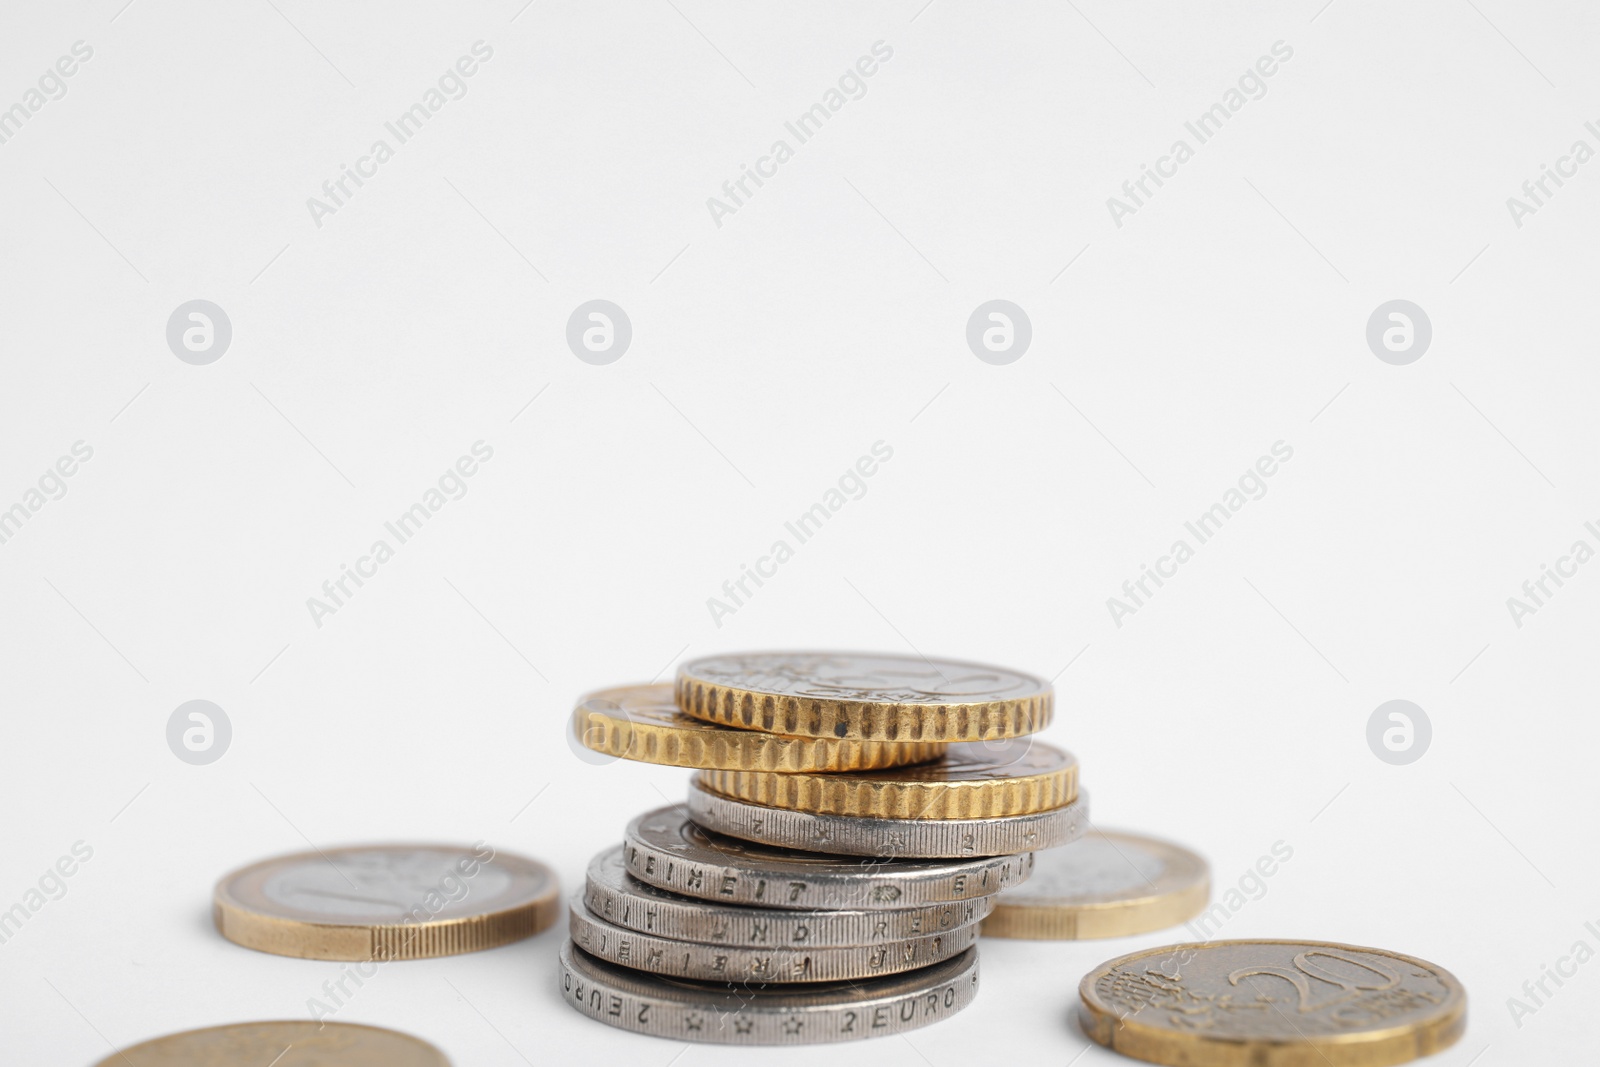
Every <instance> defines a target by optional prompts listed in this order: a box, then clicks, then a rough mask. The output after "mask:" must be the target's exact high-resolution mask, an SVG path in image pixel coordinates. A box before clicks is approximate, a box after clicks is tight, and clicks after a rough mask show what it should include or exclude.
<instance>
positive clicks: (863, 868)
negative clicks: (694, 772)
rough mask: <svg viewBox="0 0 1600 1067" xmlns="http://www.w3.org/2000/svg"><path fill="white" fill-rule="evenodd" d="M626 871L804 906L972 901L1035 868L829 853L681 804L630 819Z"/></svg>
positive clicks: (736, 898)
mask: <svg viewBox="0 0 1600 1067" xmlns="http://www.w3.org/2000/svg"><path fill="white" fill-rule="evenodd" d="M624 848H625V850H626V854H625V859H626V862H627V868H628V873H629V874H631V875H633V877H635V878H637V879H639V880H640V881H642V882H648V883H650V884H651V885H653V886H657V887H659V888H661V889H667V890H670V891H672V892H674V893H681V894H683V895H684V896H689V897H694V898H695V899H697V900H716V901H721V902H724V903H728V904H757V905H762V906H765V907H769V908H794V909H800V910H832V909H836V908H837V909H857V908H862V909H868V910H879V909H890V910H892V909H897V908H916V907H921V906H922V905H924V904H941V903H945V902H947V901H958V900H970V899H972V898H974V897H986V896H991V895H993V894H995V893H998V892H1000V891H1001V890H1003V889H1010V888H1011V887H1012V886H1014V885H1017V884H1019V883H1020V882H1022V881H1024V880H1025V879H1026V878H1027V877H1028V875H1029V874H1031V873H1033V853H1031V852H1025V853H1023V854H1022V855H1020V856H998V857H984V858H981V859H963V860H886V859H876V858H870V859H857V858H854V857H849V856H827V855H823V854H821V853H817V852H797V851H795V850H793V849H784V848H773V847H772V846H770V845H762V844H757V843H754V842H750V841H740V840H738V839H737V838H732V837H723V836H721V835H720V834H712V833H710V832H708V831H706V830H703V829H701V828H700V827H699V826H697V825H695V824H694V823H693V822H690V821H689V818H688V816H687V815H685V814H684V813H683V809H682V807H681V806H674V807H668V808H658V809H657V810H655V811H650V812H646V813H645V814H643V815H640V816H638V817H637V818H635V819H634V820H633V821H632V822H631V823H629V824H628V831H627V834H626V838H625V841H624Z"/></svg>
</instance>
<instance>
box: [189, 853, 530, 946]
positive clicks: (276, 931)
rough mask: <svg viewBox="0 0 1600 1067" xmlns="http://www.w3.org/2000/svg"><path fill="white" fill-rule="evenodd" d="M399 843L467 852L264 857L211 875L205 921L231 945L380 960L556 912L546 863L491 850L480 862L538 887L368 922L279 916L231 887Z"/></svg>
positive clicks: (508, 939)
mask: <svg viewBox="0 0 1600 1067" xmlns="http://www.w3.org/2000/svg"><path fill="white" fill-rule="evenodd" d="M407 850H417V851H424V850H427V851H441V852H459V853H461V854H462V855H472V854H473V852H472V849H471V847H469V846H462V845H460V844H441V843H438V842H423V843H418V842H397V843H394V844H378V845H345V846H338V847H334V848H328V849H321V850H313V851H310V852H287V853H284V854H282V855H278V856H269V857H267V858H266V859H262V860H257V861H255V862H254V863H249V864H246V865H245V866H243V867H239V868H237V869H235V870H232V871H229V872H228V873H227V874H225V875H223V876H222V877H221V878H219V879H218V880H217V884H216V887H215V889H214V890H213V891H212V901H211V918H212V922H213V923H214V924H215V925H216V928H217V932H218V933H220V934H221V935H222V936H223V937H225V938H227V939H228V940H229V941H232V942H233V943H234V944H236V945H243V946H244V947H245V948H249V949H254V950H256V951H257V952H267V953H271V954H272V955H274V956H291V957H294V958H297V959H312V960H345V961H352V962H365V961H377V962H386V961H389V960H411V959H431V958H435V957H439V956H456V955H460V954H462V953H466V952H479V951H482V950H484V949H490V948H497V947H499V946H501V945H508V944H511V943H512V942H514V941H521V940H523V939H524V938H528V937H533V936H535V935H536V934H540V933H543V932H544V931H545V930H548V929H549V928H550V927H551V926H553V925H555V922H556V920H557V919H558V918H560V917H561V910H562V909H561V884H560V879H559V877H558V876H557V875H556V872H555V871H554V869H552V868H551V867H550V866H549V865H548V864H545V863H541V862H540V861H538V860H535V859H532V858H530V857H527V856H522V855H519V854H517V853H514V852H502V851H499V850H496V851H495V853H494V855H493V857H492V858H491V859H489V860H485V861H480V862H485V863H504V864H505V866H506V867H507V868H510V869H511V873H513V874H517V873H519V872H520V873H527V874H532V873H538V874H542V875H543V876H544V877H545V879H546V881H547V882H548V887H547V889H546V890H545V892H543V893H541V894H540V895H539V896H537V897H534V898H532V899H528V900H523V901H519V902H517V903H513V904H510V905H508V906H506V907H503V908H496V909H494V910H493V911H485V912H478V913H475V914H471V915H458V916H452V917H451V918H448V919H433V920H430V921H428V922H424V923H406V922H390V923H381V922H380V923H373V922H325V921H319V920H316V919H304V918H299V917H294V916H288V915H280V914H277V913H275V912H272V911H269V910H267V908H268V907H269V905H267V904H265V903H264V902H263V903H259V904H258V903H252V902H251V901H248V900H243V899H240V898H239V897H238V896H236V895H235V893H234V891H233V887H234V885H236V884H237V883H238V882H239V881H241V880H242V879H245V878H247V877H250V876H253V875H255V874H257V873H258V872H259V871H261V870H263V869H264V868H268V867H274V866H279V865H282V864H288V863H292V862H297V861H309V862H314V861H326V860H327V859H328V858H329V857H330V856H335V855H349V854H352V853H361V852H402V851H407Z"/></svg>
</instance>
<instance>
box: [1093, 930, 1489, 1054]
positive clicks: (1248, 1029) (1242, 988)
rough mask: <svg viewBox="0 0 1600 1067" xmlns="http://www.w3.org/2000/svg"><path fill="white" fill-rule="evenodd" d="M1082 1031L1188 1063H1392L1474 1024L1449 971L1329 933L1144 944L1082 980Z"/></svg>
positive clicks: (1429, 1050) (1437, 1046) (1439, 1046)
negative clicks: (1337, 940) (1336, 939)
mask: <svg viewBox="0 0 1600 1067" xmlns="http://www.w3.org/2000/svg"><path fill="white" fill-rule="evenodd" d="M1078 995H1079V997H1080V998H1081V1003H1080V1005H1079V1009H1078V1011H1079V1018H1080V1020H1081V1021H1082V1023H1083V1030H1084V1033H1086V1034H1088V1035H1089V1037H1091V1038H1093V1039H1094V1040H1095V1041H1097V1042H1099V1043H1100V1044H1102V1045H1104V1046H1106V1047H1107V1048H1110V1049H1113V1050H1114V1051H1117V1052H1120V1053H1122V1054H1123V1055H1125V1056H1132V1057H1133V1058H1134V1059H1139V1060H1146V1061H1148V1062H1150V1063H1164V1064H1173V1065H1182V1067H1388V1065H1390V1064H1397V1063H1406V1062H1409V1061H1410V1060H1414V1059H1417V1058H1418V1057H1421V1056H1431V1055H1432V1054H1433V1053H1435V1052H1439V1051H1442V1050H1443V1049H1446V1048H1449V1047H1450V1046H1451V1045H1453V1044H1455V1042H1456V1039H1457V1038H1459V1037H1460V1036H1461V1034H1462V1031H1463V1030H1465V1029H1466V1021H1467V992H1466V990H1465V989H1464V988H1463V987H1462V985H1461V983H1460V981H1458V980H1457V979H1456V977H1455V975H1453V974H1451V973H1450V972H1449V971H1447V970H1445V969H1444V968H1442V967H1439V966H1436V965H1434V964H1432V963H1428V962H1427V961H1425V960H1419V959H1416V958H1415V957H1413V956H1403V955H1401V954H1400V953H1398V952H1387V951H1384V950H1383V949H1376V948H1360V947H1358V946H1355V945H1339V944H1333V943H1331V942H1326V941H1210V942H1200V943H1194V944H1185V945H1168V946H1166V947H1165V948H1153V949H1144V950H1142V951H1139V952H1135V953H1132V954H1130V955H1127V956H1122V957H1119V958H1118V959H1114V960H1111V961H1109V962H1107V963H1102V964H1101V965H1100V966H1099V967H1096V968H1095V969H1094V970H1092V971H1090V972H1089V973H1088V974H1087V975H1085V976H1084V979H1083V982H1082V983H1081V984H1080V985H1079V986H1078Z"/></svg>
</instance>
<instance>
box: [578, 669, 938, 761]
mask: <svg viewBox="0 0 1600 1067" xmlns="http://www.w3.org/2000/svg"><path fill="white" fill-rule="evenodd" d="M572 732H573V736H575V737H577V738H578V740H579V741H581V742H582V743H583V745H584V746H585V747H587V748H590V749H593V750H594V751H596V752H603V753H605V754H607V755H610V756H618V757H621V758H622V759H629V760H637V761H639V762H641V763H660V764H665V765H667V766H669V767H697V768H714V769H718V770H745V771H853V770H870V769H872V768H875V767H898V766H901V765H903V764H907V763H922V762H926V761H927V760H931V759H935V758H937V757H939V756H942V755H943V754H944V750H945V746H944V745H943V744H939V743H936V742H931V741H912V742H896V741H855V740H849V739H844V738H836V737H782V736H780V735H778V734H769V733H760V732H758V731H755V730H736V729H734V728H733V727H731V726H721V725H718V724H716V723H711V722H705V721H703V720H701V719H695V718H691V717H689V716H688V715H685V714H683V713H682V712H681V711H679V710H678V705H677V704H676V703H675V702H674V700H673V696H672V685H671V683H665V682H664V683H662V684H660V685H628V686H619V687H617V688H615V689H602V690H599V691H598V692H594V693H590V694H589V695H588V696H586V697H584V698H583V700H582V701H580V702H579V704H578V706H577V708H576V709H574V711H573V712H572Z"/></svg>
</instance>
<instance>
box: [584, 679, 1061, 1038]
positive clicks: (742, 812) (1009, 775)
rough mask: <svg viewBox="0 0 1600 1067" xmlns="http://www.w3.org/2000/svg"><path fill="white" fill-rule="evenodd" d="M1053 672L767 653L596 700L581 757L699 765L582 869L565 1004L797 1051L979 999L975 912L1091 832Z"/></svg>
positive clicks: (675, 1031) (907, 1024) (904, 1026)
mask: <svg viewBox="0 0 1600 1067" xmlns="http://www.w3.org/2000/svg"><path fill="white" fill-rule="evenodd" d="M1051 712H1052V694H1051V689H1050V685H1049V683H1048V682H1045V681H1043V680H1042V679H1039V678H1035V677H1033V676H1030V675H1026V674H1022V673H1019V672H1016V671H1011V670H1006V669H1003V668H996V667H989V666H984V665H980V664H972V663H961V662H956V661H951V660H929V659H925V658H921V657H907V656H889V655H862V654H854V653H755V654H743V655H732V656H716V657H710V658H705V659H700V660H696V661H693V662H690V663H687V664H685V665H683V666H682V667H681V668H680V669H679V671H678V678H677V683H676V685H675V686H668V685H652V686H632V687H623V688H618V689H610V690H604V691H601V692H597V693H593V694H591V695H590V696H588V697H587V698H585V699H584V700H583V701H582V702H581V703H580V704H579V706H578V708H577V709H576V711H575V712H574V713H573V722H572V725H573V731H574V734H575V736H576V737H577V739H578V740H579V741H581V743H582V744H583V745H584V746H586V747H587V748H589V749H593V750H595V751H598V752H603V753H607V754H610V755H613V756H617V757H620V758H624V759H632V760H639V761H642V762H648V763H659V764H667V765H670V766H678V767H689V768H694V769H696V770H697V771H698V772H699V773H698V774H697V775H696V776H695V778H694V779H693V781H692V782H691V784H690V788H689V799H688V803H687V804H686V805H684V806H682V807H669V808H663V809H661V810H658V811H652V812H648V813H646V814H644V815H641V816H639V817H638V818H636V819H635V820H633V822H632V823H631V824H630V825H629V826H628V829H627V832H626V835H625V839H624V842H623V844H622V845H621V846H620V847H615V848H611V849H608V850H606V851H604V852H602V853H600V855H598V856H596V857H595V859H594V861H593V862H592V863H591V864H590V867H589V871H588V877H587V884H586V887H585V890H584V892H583V893H582V894H581V895H580V896H579V897H578V898H577V899H576V900H574V902H573V905H572V911H571V920H570V928H571V934H572V941H571V942H570V943H569V944H568V945H567V946H566V947H565V949H563V951H562V954H561V970H562V975H561V983H562V991H563V994H564V995H565V996H566V998H567V999H568V1001H569V1002H570V1003H571V1004H572V1005H573V1006H574V1007H575V1008H577V1009H578V1010H580V1011H583V1012H585V1013H587V1014H589V1015H591V1016H593V1017H595V1018H597V1019H600V1020H601V1021H602V1022H606V1023H609V1024H611V1025H614V1026H618V1027H622V1028H624V1029H630V1030H635V1031H639V1032H643V1033H649V1034H655V1035H658V1036H663V1037H672V1038H676V1039H680V1040H698V1041H708V1042H723V1043H732V1044H795V1043H806V1042H819V1041H838V1040H847V1039H850V1038H856V1037H871V1036H878V1035H884V1034H891V1033H895V1032H898V1031H902V1030H909V1029H912V1028H915V1027H919V1026H925V1025H927V1024H929V1023H931V1022H935V1021H937V1020H939V1019H942V1018H945V1017H946V1016H948V1015H950V1014H953V1013H954V1012H955V1011H958V1010H959V1009H960V1008H962V1007H964V1006H965V1005H966V1004H967V1003H969V1002H970V1001H971V999H972V997H973V996H974V994H975V993H976V990H977V949H976V948H975V947H973V946H974V942H975V941H976V939H977V935H978V931H979V927H980V924H981V923H982V921H983V919H984V918H985V917H986V916H987V915H988V914H989V912H990V910H991V909H992V908H993V906H994V901H995V897H996V895H997V894H998V893H1000V892H1001V891H1002V890H1004V889H1007V888H1011V887H1013V886H1015V885H1017V884H1019V883H1020V882H1022V881H1023V880H1024V879H1025V878H1027V877H1028V875H1029V874H1030V873H1031V871H1032V869H1033V851H1034V850H1035V849H1041V848H1051V847H1054V846H1056V845H1060V844H1064V843H1066V842H1068V841H1072V840H1074V839H1076V838H1077V837H1079V836H1080V835H1081V834H1082V833H1083V831H1084V829H1085V827H1086V825H1087V819H1088V816H1087V801H1086V799H1085V798H1083V797H1081V796H1080V795H1079V792H1078V788H1077V762H1076V761H1075V760H1074V759H1073V757H1072V756H1071V755H1069V754H1067V753H1065V752H1062V751H1061V750H1059V749H1056V748H1054V747H1052V746H1049V745H1046V744H1043V743H1041V742H1036V741H1033V740H1032V739H1031V738H1030V737H1029V736H1028V735H1030V734H1032V733H1033V732H1035V731H1037V730H1039V729H1041V728H1043V727H1044V726H1045V725H1046V724H1047V723H1048V722H1049V721H1050V716H1051Z"/></svg>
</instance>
